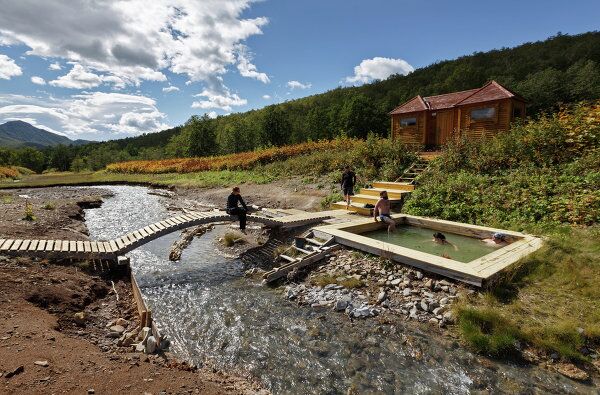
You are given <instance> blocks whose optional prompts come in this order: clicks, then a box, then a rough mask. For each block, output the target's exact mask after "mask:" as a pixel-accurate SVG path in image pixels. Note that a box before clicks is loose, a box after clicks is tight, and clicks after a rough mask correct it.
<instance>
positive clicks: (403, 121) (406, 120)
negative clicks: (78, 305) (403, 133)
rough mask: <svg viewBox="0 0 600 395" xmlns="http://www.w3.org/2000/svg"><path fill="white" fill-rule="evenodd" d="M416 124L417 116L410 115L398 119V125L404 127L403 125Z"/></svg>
mask: <svg viewBox="0 0 600 395" xmlns="http://www.w3.org/2000/svg"><path fill="white" fill-rule="evenodd" d="M416 124H417V118H415V117H412V118H402V119H401V120H400V126H401V127H405V126H414V125H416Z"/></svg>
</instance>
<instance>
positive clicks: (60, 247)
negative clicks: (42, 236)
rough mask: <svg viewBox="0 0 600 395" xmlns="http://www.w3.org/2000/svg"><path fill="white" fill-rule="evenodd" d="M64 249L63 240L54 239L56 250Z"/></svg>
mask: <svg viewBox="0 0 600 395" xmlns="http://www.w3.org/2000/svg"><path fill="white" fill-rule="evenodd" d="M61 249H62V240H54V251H60V250H61Z"/></svg>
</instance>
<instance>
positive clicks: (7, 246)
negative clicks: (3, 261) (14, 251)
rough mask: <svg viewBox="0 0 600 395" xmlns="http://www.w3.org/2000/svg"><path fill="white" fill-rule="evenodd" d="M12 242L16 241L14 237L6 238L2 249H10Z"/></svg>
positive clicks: (0, 247)
mask: <svg viewBox="0 0 600 395" xmlns="http://www.w3.org/2000/svg"><path fill="white" fill-rule="evenodd" d="M12 243H14V240H12V239H8V240H6V241H5V242H4V243H3V244H2V246H0V250H3V251H6V250H8V249H10V245H11V244H12Z"/></svg>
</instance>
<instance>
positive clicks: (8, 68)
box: [0, 13, 23, 80]
mask: <svg viewBox="0 0 600 395" xmlns="http://www.w3.org/2000/svg"><path fill="white" fill-rule="evenodd" d="M0 14H1V13H0ZM21 74H23V71H21V68H20V67H19V65H18V64H16V63H15V61H14V60H13V59H11V58H9V57H8V56H6V55H3V54H0V79H3V80H10V79H11V78H12V77H17V76H19V75H21Z"/></svg>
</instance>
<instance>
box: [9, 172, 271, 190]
mask: <svg viewBox="0 0 600 395" xmlns="http://www.w3.org/2000/svg"><path fill="white" fill-rule="evenodd" d="M274 180H275V177H274V176H272V175H269V174H262V173H259V172H255V171H228V170H226V171H205V172H200V173H185V174H177V173H167V174H118V173H108V172H105V171H98V172H81V173H72V172H61V173H46V174H34V175H28V176H23V178H22V179H21V180H19V181H18V182H12V181H11V182H4V181H0V189H2V188H5V189H6V188H25V187H48V186H57V185H91V184H111V183H116V184H118V183H132V184H145V185H156V186H172V185H174V186H178V187H198V188H204V187H207V188H210V187H225V186H231V185H233V184H236V185H240V184H244V183H254V184H267V183H269V182H272V181H274Z"/></svg>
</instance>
